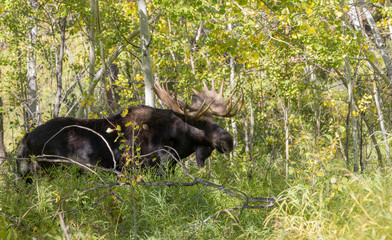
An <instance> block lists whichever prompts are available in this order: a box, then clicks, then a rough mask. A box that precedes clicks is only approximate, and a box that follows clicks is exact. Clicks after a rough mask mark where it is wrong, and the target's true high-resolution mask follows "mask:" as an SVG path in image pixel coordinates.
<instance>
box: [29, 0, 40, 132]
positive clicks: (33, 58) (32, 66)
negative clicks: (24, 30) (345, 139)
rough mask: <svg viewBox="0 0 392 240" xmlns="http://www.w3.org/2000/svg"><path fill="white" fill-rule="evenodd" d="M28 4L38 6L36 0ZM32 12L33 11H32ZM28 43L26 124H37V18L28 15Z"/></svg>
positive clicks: (31, 0)
mask: <svg viewBox="0 0 392 240" xmlns="http://www.w3.org/2000/svg"><path fill="white" fill-rule="evenodd" d="M30 6H31V8H32V9H33V10H35V9H36V8H38V2H37V1H36V0H30ZM32 12H34V11H32ZM29 22H30V24H29V43H28V53H27V109H26V110H27V119H26V120H27V126H30V125H31V123H33V124H38V123H39V122H40V109H39V102H38V94H37V92H38V88H37V71H36V67H37V54H36V48H35V47H36V46H35V45H36V41H37V31H38V26H37V19H36V17H33V16H31V17H29Z"/></svg>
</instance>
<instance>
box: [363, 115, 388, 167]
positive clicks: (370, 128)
mask: <svg viewBox="0 0 392 240" xmlns="http://www.w3.org/2000/svg"><path fill="white" fill-rule="evenodd" d="M363 120H364V121H365V124H366V127H367V129H368V131H369V135H370V138H371V139H372V142H373V145H374V147H375V148H376V153H377V158H378V163H379V167H381V168H384V163H383V161H382V154H381V150H380V147H379V145H378V142H377V138H376V136H375V134H374V131H373V127H372V125H371V124H370V123H369V121H368V120H367V119H366V118H365V117H364V118H363Z"/></svg>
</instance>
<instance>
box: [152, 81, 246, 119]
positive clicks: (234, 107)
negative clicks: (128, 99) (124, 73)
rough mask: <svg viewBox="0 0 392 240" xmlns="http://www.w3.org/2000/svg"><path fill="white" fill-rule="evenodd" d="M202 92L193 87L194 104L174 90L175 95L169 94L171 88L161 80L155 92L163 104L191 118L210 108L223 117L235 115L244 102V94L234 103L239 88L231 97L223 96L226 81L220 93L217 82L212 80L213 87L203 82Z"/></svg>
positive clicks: (155, 87)
mask: <svg viewBox="0 0 392 240" xmlns="http://www.w3.org/2000/svg"><path fill="white" fill-rule="evenodd" d="M203 85H204V86H203V88H202V91H201V92H198V91H196V90H195V89H193V88H192V91H193V93H194V95H193V96H192V104H191V105H188V104H187V103H186V102H184V101H182V100H180V99H178V98H177V93H176V91H174V96H173V97H172V96H171V95H170V94H169V89H168V86H167V83H166V85H165V86H164V85H163V84H162V85H161V84H160V83H159V81H157V82H156V83H155V84H154V88H153V89H154V92H155V93H156V94H157V96H158V98H159V99H161V101H162V102H163V104H165V105H166V106H168V107H169V108H170V109H172V110H173V111H175V112H178V113H181V114H183V115H186V116H188V117H191V118H200V117H202V116H203V115H205V114H206V113H207V111H208V110H210V112H211V114H213V115H217V116H221V117H233V116H235V115H237V114H238V112H239V111H240V110H241V108H242V105H243V104H244V96H243V95H241V97H240V98H239V99H238V100H237V101H236V102H235V103H234V104H233V101H232V98H233V96H234V93H235V92H236V90H237V88H234V90H233V91H232V92H231V94H230V96H229V98H227V99H224V98H223V86H224V81H222V85H221V87H220V91H219V93H217V92H216V91H215V88H214V86H215V83H214V81H212V87H211V89H208V87H207V85H206V84H205V83H204V82H203Z"/></svg>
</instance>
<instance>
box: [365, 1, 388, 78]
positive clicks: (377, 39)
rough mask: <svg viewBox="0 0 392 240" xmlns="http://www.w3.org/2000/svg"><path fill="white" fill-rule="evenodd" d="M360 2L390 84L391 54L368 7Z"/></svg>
mask: <svg viewBox="0 0 392 240" xmlns="http://www.w3.org/2000/svg"><path fill="white" fill-rule="evenodd" d="M361 4H362V9H363V13H364V15H365V17H366V20H367V22H368V23H369V26H370V29H371V30H372V33H373V37H374V40H375V42H376V46H377V49H378V50H379V51H380V53H381V56H382V58H383V60H384V63H385V67H386V69H387V76H388V79H389V81H390V83H391V84H392V61H391V56H390V55H389V53H388V50H387V48H386V44H385V43H384V41H383V39H382V37H381V34H380V31H379V30H378V27H377V26H376V23H375V21H374V18H373V16H372V14H371V13H370V11H369V9H368V8H367V4H366V3H364V2H363V1H361Z"/></svg>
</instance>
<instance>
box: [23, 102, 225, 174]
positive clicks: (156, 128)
mask: <svg viewBox="0 0 392 240" xmlns="http://www.w3.org/2000/svg"><path fill="white" fill-rule="evenodd" d="M127 112H128V113H127V114H126V115H125V116H123V114H120V113H119V114H116V115H114V116H112V117H109V118H105V119H75V118H54V119H52V120H50V121H48V122H46V123H45V124H43V125H40V126H38V127H37V128H36V129H34V130H33V131H32V132H30V133H28V134H26V135H25V137H24V138H23V141H22V144H21V147H20V149H19V153H18V156H19V157H30V156H32V155H37V156H38V155H49V156H52V155H55V156H63V157H67V158H71V159H74V160H76V161H78V162H81V163H89V164H93V165H98V166H102V167H105V168H116V169H117V170H121V168H122V166H123V164H124V163H125V161H126V158H127V156H129V153H130V146H133V147H134V149H140V150H139V151H140V155H141V156H142V157H141V159H139V163H140V165H141V166H156V165H163V164H164V162H163V161H165V160H167V159H170V163H169V164H175V162H176V161H174V159H172V158H171V157H170V156H168V155H169V154H168V153H169V152H170V153H171V154H173V156H178V157H179V158H181V159H183V158H186V157H188V156H189V155H191V154H192V153H193V152H195V153H196V161H197V164H198V166H199V167H203V166H204V162H205V159H206V158H208V157H209V156H210V155H211V153H212V151H213V150H214V149H217V150H218V151H219V152H221V153H223V152H227V151H231V150H232V149H233V138H232V136H231V135H230V134H229V133H228V132H227V131H226V130H224V129H223V128H222V127H220V126H219V125H217V124H216V123H214V122H211V121H208V119H207V120H205V119H197V120H196V119H192V118H189V117H187V116H184V115H181V114H178V113H176V112H173V111H172V110H164V109H157V108H151V107H147V106H134V107H131V108H129V109H128V111H127ZM167 147H170V148H167ZM161 149H165V150H166V151H159V150H161ZM173 150H175V151H173ZM25 164H26V163H25ZM29 164H30V165H27V166H24V167H22V168H24V169H21V171H22V172H26V171H29V170H31V169H35V168H37V167H38V168H39V167H41V166H44V165H45V163H41V164H38V163H37V162H31V163H29ZM46 164H47V163H46ZM26 167H27V169H26Z"/></svg>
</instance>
